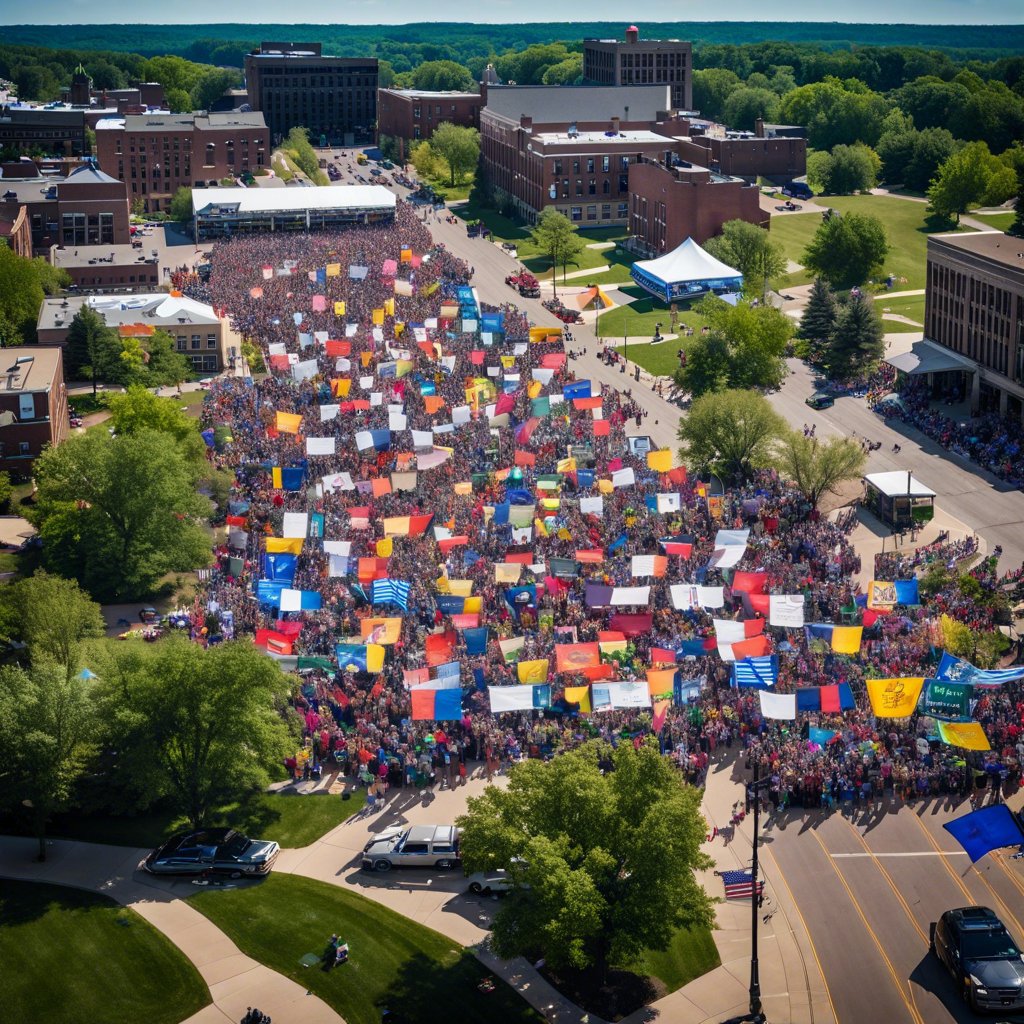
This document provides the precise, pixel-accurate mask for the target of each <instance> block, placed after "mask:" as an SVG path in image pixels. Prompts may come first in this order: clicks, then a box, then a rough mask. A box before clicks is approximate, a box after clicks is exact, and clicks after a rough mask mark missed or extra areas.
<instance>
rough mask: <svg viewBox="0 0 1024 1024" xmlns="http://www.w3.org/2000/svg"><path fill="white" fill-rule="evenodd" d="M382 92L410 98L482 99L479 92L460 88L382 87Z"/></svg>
mask: <svg viewBox="0 0 1024 1024" xmlns="http://www.w3.org/2000/svg"><path fill="white" fill-rule="evenodd" d="M380 91H381V92H389V93H391V94H392V95H393V96H404V97H405V98H406V99H409V100H450V99H469V100H471V99H480V93H478V92H461V91H459V90H458V89H439V90H436V91H431V90H429V89H428V90H424V89H381V90H380Z"/></svg>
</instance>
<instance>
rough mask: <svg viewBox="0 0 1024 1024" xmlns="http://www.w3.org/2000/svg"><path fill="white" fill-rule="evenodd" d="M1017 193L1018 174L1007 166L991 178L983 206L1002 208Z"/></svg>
mask: <svg viewBox="0 0 1024 1024" xmlns="http://www.w3.org/2000/svg"><path fill="white" fill-rule="evenodd" d="M1016 191H1017V172H1016V171H1015V170H1014V168H1012V167H1008V166H1006V165H1005V164H1004V165H1002V166H1000V167H998V168H997V169H996V170H994V171H993V172H992V174H991V175H990V176H989V179H988V184H986V186H985V191H984V192H983V193H982V196H981V205H982V206H1002V205H1003V203H1005V202H1006V200H1007V199H1011V198H1012V197H1013V196H1014V194H1015V193H1016Z"/></svg>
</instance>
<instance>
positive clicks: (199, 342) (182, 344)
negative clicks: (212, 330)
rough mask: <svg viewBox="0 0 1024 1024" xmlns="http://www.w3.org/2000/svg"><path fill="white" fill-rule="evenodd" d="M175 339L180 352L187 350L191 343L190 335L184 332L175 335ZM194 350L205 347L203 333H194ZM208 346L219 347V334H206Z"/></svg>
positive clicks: (192, 339)
mask: <svg viewBox="0 0 1024 1024" xmlns="http://www.w3.org/2000/svg"><path fill="white" fill-rule="evenodd" d="M175 341H176V342H177V345H178V351H179V352H187V351H188V345H189V337H188V336H187V335H183V334H177V335H175ZM191 341H192V348H193V350H195V349H198V348H202V347H203V336H202V335H201V334H193V335H192V337H191ZM206 347H207V348H216V347H217V335H216V334H208V335H207V336H206Z"/></svg>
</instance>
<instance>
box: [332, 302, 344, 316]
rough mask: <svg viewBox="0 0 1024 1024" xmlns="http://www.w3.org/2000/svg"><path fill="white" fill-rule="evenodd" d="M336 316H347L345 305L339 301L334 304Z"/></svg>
mask: <svg viewBox="0 0 1024 1024" xmlns="http://www.w3.org/2000/svg"><path fill="white" fill-rule="evenodd" d="M334 315H335V316H344V315H345V303H344V302H341V301H338V302H336V303H335V304H334Z"/></svg>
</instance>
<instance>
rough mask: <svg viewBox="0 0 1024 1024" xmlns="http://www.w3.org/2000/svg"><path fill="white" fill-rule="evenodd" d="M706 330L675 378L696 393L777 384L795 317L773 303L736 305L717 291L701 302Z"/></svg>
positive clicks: (697, 394) (694, 394)
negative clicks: (717, 293) (723, 299)
mask: <svg viewBox="0 0 1024 1024" xmlns="http://www.w3.org/2000/svg"><path fill="white" fill-rule="evenodd" d="M695 311H696V312H697V314H698V315H699V316H701V317H703V318H704V320H706V321H707V324H708V327H709V328H710V330H709V332H708V333H707V334H701V335H700V336H699V337H698V338H695V339H694V342H693V344H692V345H691V346H690V349H689V351H688V352H687V358H686V366H684V367H682V368H681V369H680V370H679V371H678V372H677V374H676V376H675V380H676V383H677V384H678V385H679V387H680V388H682V389H683V390H685V391H688V392H689V393H690V394H691V395H693V396H694V397H695V398H696V397H698V396H700V395H702V394H705V393H706V392H708V391H717V390H721V389H722V388H777V387H779V385H780V384H781V383H782V380H783V377H784V376H785V372H786V364H785V362H784V361H783V353H784V352H785V350H786V344H787V343H788V342H789V340H790V338H791V337H792V336H793V321H792V320H791V319H790V318H789V317H787V316H785V315H784V314H783V313H781V312H780V311H779V310H777V309H776V308H775V307H774V306H765V305H760V306H752V305H750V304H749V303H747V302H739V303H737V304H736V305H735V306H731V305H729V303H727V302H723V301H722V300H721V299H719V298H717V297H716V296H708V297H707V298H705V299H702V300H701V302H700V303H699V304H698V305H697V307H696V310H695Z"/></svg>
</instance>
